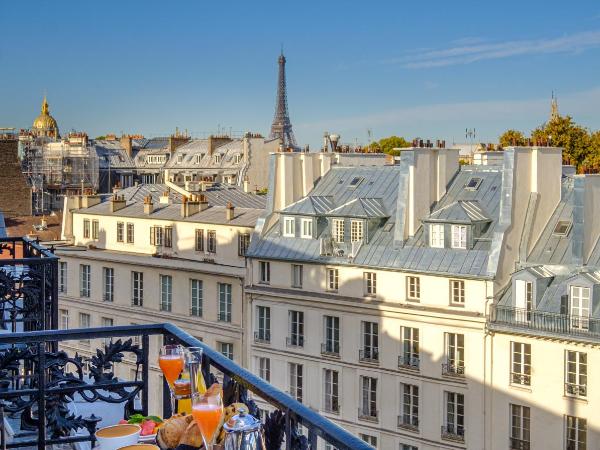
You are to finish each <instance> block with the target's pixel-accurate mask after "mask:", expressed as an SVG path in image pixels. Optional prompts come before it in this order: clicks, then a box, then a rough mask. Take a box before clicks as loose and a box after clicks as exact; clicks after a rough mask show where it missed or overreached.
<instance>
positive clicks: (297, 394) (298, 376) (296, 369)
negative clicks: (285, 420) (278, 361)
mask: <svg viewBox="0 0 600 450" xmlns="http://www.w3.org/2000/svg"><path fill="white" fill-rule="evenodd" d="M289 371H290V395H291V396H292V397H294V398H295V399H296V400H298V401H299V402H300V403H302V378H303V376H302V364H296V363H289Z"/></svg>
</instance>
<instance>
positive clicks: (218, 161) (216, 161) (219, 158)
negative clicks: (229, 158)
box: [215, 154, 221, 164]
mask: <svg viewBox="0 0 600 450" xmlns="http://www.w3.org/2000/svg"><path fill="white" fill-rule="evenodd" d="M220 163H221V155H219V154H217V155H215V164H220Z"/></svg>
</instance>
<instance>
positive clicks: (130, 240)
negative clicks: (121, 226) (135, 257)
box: [127, 222, 135, 244]
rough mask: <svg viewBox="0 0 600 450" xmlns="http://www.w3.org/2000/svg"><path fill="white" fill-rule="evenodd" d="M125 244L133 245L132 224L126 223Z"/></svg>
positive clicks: (133, 225)
mask: <svg viewBox="0 0 600 450" xmlns="http://www.w3.org/2000/svg"><path fill="white" fill-rule="evenodd" d="M127 243H128V244H134V243H135V224H134V223H133V222H127Z"/></svg>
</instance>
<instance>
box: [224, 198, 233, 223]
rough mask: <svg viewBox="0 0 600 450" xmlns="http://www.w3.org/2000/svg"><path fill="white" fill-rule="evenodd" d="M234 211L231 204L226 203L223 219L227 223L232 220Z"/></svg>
mask: <svg viewBox="0 0 600 450" xmlns="http://www.w3.org/2000/svg"><path fill="white" fill-rule="evenodd" d="M234 212H235V209H234V207H233V205H232V204H231V202H227V207H226V209H225V218H226V219H227V221H228V222H230V221H232V220H233V217H234Z"/></svg>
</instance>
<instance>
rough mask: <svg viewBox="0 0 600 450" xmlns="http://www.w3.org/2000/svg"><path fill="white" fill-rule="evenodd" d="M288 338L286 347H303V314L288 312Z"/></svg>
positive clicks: (300, 312)
mask: <svg viewBox="0 0 600 450" xmlns="http://www.w3.org/2000/svg"><path fill="white" fill-rule="evenodd" d="M289 326H290V336H289V337H288V338H287V344H288V346H293V347H302V346H304V313H303V312H302V311H290V312H289Z"/></svg>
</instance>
